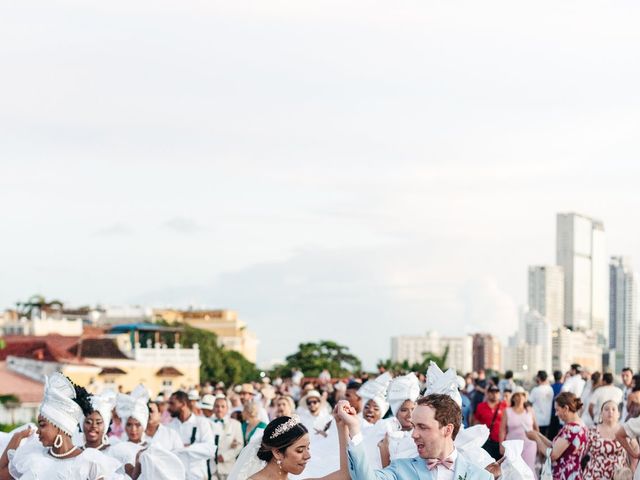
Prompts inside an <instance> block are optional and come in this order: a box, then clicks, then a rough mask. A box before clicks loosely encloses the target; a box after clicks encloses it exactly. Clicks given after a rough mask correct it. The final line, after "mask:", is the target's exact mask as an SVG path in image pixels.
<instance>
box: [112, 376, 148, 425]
mask: <svg viewBox="0 0 640 480" xmlns="http://www.w3.org/2000/svg"><path fill="white" fill-rule="evenodd" d="M148 401H149V392H148V391H147V389H146V388H145V387H144V386H143V385H138V386H137V387H136V388H135V389H134V390H133V392H131V394H128V395H127V394H125V393H120V394H118V397H117V399H116V413H117V414H118V416H119V417H120V418H121V419H122V423H123V424H125V425H126V424H127V419H128V418H129V417H133V418H135V419H136V420H138V421H139V422H140V424H141V425H142V428H143V429H146V428H147V422H148V421H149V407H148V405H147V402H148Z"/></svg>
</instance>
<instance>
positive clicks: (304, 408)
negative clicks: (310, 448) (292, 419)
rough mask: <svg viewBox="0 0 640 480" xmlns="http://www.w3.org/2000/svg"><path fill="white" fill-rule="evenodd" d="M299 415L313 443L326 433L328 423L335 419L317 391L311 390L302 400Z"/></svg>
mask: <svg viewBox="0 0 640 480" xmlns="http://www.w3.org/2000/svg"><path fill="white" fill-rule="evenodd" d="M298 414H299V415H300V421H301V422H302V424H303V425H304V426H305V427H306V428H307V430H308V431H309V437H310V440H311V442H313V441H314V440H315V439H316V438H317V435H322V434H323V433H324V431H325V427H326V425H327V423H329V422H330V421H331V419H332V418H333V417H332V416H331V414H330V413H329V411H328V410H327V408H326V406H325V403H324V400H323V399H322V395H321V394H320V392H318V391H317V390H310V391H309V392H307V394H306V395H305V396H304V397H302V398H301V399H300V406H299V407H298Z"/></svg>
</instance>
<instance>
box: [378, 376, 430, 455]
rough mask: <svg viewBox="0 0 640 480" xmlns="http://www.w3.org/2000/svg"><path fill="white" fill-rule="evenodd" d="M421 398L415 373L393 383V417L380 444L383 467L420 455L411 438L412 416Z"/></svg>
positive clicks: (391, 401)
mask: <svg viewBox="0 0 640 480" xmlns="http://www.w3.org/2000/svg"><path fill="white" fill-rule="evenodd" d="M419 396H420V381H419V380H418V377H417V376H416V375H415V374H414V373H409V374H408V375H403V376H401V377H396V378H394V379H393V380H392V381H391V384H390V385H389V391H388V392H387V400H388V401H389V405H390V406H391V412H392V413H393V417H391V418H389V419H387V420H385V423H386V424H387V430H388V432H387V434H386V436H385V437H384V439H383V440H382V441H380V443H379V444H378V448H379V449H380V458H381V460H382V466H383V467H386V466H388V465H389V464H390V463H391V462H392V461H393V460H396V459H398V458H413V457H415V456H417V455H418V449H417V447H416V443H415V442H414V440H413V438H411V434H412V433H413V423H412V422H411V414H412V413H413V410H414V409H415V408H416V400H417V399H418V397H419Z"/></svg>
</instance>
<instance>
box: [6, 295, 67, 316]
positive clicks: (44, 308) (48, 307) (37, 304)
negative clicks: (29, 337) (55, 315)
mask: <svg viewBox="0 0 640 480" xmlns="http://www.w3.org/2000/svg"><path fill="white" fill-rule="evenodd" d="M16 307H17V308H18V314H19V315H20V316H21V317H27V318H31V317H32V315H34V314H36V315H40V314H41V313H42V312H46V313H51V312H60V311H62V309H63V307H64V304H63V303H62V302H61V301H60V300H49V301H47V299H46V298H45V297H44V295H40V294H36V295H31V298H29V300H27V301H26V302H16Z"/></svg>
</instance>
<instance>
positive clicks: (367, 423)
mask: <svg viewBox="0 0 640 480" xmlns="http://www.w3.org/2000/svg"><path fill="white" fill-rule="evenodd" d="M390 383H391V374H390V373H388V372H385V373H383V374H382V375H378V376H377V377H376V378H375V379H373V380H369V381H368V382H365V383H364V384H363V385H362V387H360V388H359V389H358V396H359V397H360V398H362V400H363V401H364V409H363V410H362V421H361V422H360V423H361V426H360V428H361V431H362V437H363V445H364V448H365V450H366V451H367V458H368V459H369V461H370V462H371V466H372V467H373V468H382V459H381V458H380V449H379V447H378V444H379V443H380V442H381V441H382V440H383V439H384V437H385V436H386V434H387V432H388V427H387V423H386V422H385V421H382V419H383V418H384V416H385V415H386V413H387V411H388V410H389V403H388V402H387V389H388V388H389V384H390Z"/></svg>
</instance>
